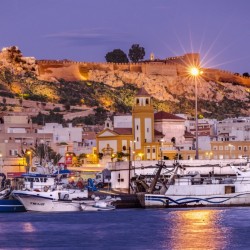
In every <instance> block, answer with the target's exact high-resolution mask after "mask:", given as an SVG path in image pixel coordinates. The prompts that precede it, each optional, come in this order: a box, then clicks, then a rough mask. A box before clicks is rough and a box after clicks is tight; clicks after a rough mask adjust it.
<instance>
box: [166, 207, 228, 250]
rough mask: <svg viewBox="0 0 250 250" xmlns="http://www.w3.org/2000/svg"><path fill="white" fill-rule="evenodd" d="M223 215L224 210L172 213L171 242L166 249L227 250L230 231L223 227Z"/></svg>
mask: <svg viewBox="0 0 250 250" xmlns="http://www.w3.org/2000/svg"><path fill="white" fill-rule="evenodd" d="M223 214H224V211H223V210H179V211H173V212H171V215H170V217H171V222H172V223H171V229H170V231H169V232H170V235H169V236H170V239H169V240H170V241H169V242H168V246H166V249H178V250H180V249H225V248H226V247H227V246H228V244H229V239H230V231H229V229H228V228H225V227H223V226H222V223H221V219H222V218H223ZM168 219H169V218H168ZM169 243H170V246H169Z"/></svg>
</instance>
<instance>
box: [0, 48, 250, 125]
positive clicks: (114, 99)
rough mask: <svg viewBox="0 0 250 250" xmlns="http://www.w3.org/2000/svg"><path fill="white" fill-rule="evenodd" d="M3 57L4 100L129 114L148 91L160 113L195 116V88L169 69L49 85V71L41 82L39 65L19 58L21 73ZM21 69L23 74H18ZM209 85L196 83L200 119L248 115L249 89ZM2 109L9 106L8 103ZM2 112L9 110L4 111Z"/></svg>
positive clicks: (101, 74) (108, 73)
mask: <svg viewBox="0 0 250 250" xmlns="http://www.w3.org/2000/svg"><path fill="white" fill-rule="evenodd" d="M12 52H13V51H12ZM5 53H6V52H5ZM5 57H6V54H5ZM5 57H4V56H3V55H2V54H0V62H1V66H0V69H1V75H0V96H8V97H13V98H24V99H29V100H35V101H38V102H45V103H46V102H53V103H61V104H63V105H64V106H65V108H66V109H68V110H69V109H70V105H86V106H90V107H95V108H96V107H102V108H104V109H106V110H108V111H112V112H119V113H127V112H130V111H131V107H132V104H133V97H134V95H135V94H136V92H137V90H138V88H140V87H144V88H145V89H146V90H147V91H148V93H149V94H151V95H152V97H153V98H154V105H155V109H156V110H158V111H159V110H164V111H167V112H170V113H186V114H190V115H194V106H195V104H194V93H195V84H194V82H193V81H192V80H191V79H190V78H188V77H186V76H185V75H183V74H180V73H179V72H180V70H177V71H176V72H177V73H176V72H174V70H173V69H174V67H172V68H171V67H170V70H169V68H168V71H166V70H165V69H164V70H165V72H164V73H159V74H156V73H154V74H152V70H151V72H149V67H148V68H147V71H144V72H143V71H141V70H129V71H128V70H124V69H119V68H118V69H115V70H107V69H106V70H104V69H103V68H99V69H96V68H92V69H88V70H87V71H86V69H85V71H84V70H83V69H82V72H85V80H78V81H76V80H74V81H73V80H69V79H68V80H65V79H59V78H54V79H52V78H50V81H49V80H48V79H49V78H48V77H47V80H45V77H44V72H45V71H43V77H41V76H42V75H41V71H39V68H41V67H40V66H39V63H38V65H37V64H36V63H35V62H33V65H32V63H30V61H29V67H27V66H26V65H25V62H24V61H25V60H23V59H22V57H19V59H20V58H21V62H22V63H21V66H22V67H20V63H19V64H18V65H17V64H16V62H13V63H11V60H16V59H15V58H16V57H14V59H13V58H12V59H11V57H9V56H8V63H6V62H5V60H4V58H5ZM19 59H18V61H20V60H19ZM26 61H27V60H26ZM17 63H18V62H17ZM17 68H18V69H19V71H17V70H15V69H17ZM137 69H138V67H137ZM20 72H21V73H20ZM47 72H48V69H47ZM162 72H163V71H162ZM211 79H212V78H211V77H210V78H208V77H207V76H206V75H204V77H203V78H200V80H199V83H198V109H199V115H200V117H209V118H218V119H223V118H226V117H231V116H249V115H250V109H249V107H250V92H249V88H248V87H246V86H243V85H240V84H239V83H238V82H235V81H234V82H232V81H231V82H227V81H226V80H225V78H224V79H223V78H220V77H217V78H214V79H212V80H211ZM52 80H53V81H52ZM1 105H2V106H5V105H4V103H2V104H1ZM2 108H5V110H6V107H2ZM99 111H100V110H99ZM92 122H95V121H92Z"/></svg>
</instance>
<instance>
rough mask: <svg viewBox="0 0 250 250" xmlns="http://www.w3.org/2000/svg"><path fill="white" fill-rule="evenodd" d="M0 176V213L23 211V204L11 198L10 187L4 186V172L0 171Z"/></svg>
mask: <svg viewBox="0 0 250 250" xmlns="http://www.w3.org/2000/svg"><path fill="white" fill-rule="evenodd" d="M0 176H1V177H2V181H1V191H0V213H3V212H4V213H6V212H7V213H11V212H25V211H26V210H25V207H24V206H23V204H22V203H21V202H20V201H18V200H16V199H13V197H12V196H11V191H12V189H11V187H10V186H6V185H5V184H6V183H5V181H6V175H5V174H4V173H0Z"/></svg>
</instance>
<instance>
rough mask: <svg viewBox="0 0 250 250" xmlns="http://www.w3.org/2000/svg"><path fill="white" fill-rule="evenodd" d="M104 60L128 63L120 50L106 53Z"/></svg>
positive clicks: (124, 54)
mask: <svg viewBox="0 0 250 250" xmlns="http://www.w3.org/2000/svg"><path fill="white" fill-rule="evenodd" d="M105 58H106V61H107V62H113V63H128V57H127V55H126V53H125V52H124V51H122V50H121V49H114V50H113V51H112V52H108V53H107V54H106V56H105Z"/></svg>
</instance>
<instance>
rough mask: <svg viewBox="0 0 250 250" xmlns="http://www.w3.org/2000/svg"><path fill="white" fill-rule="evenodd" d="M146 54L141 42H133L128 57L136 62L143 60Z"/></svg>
mask: <svg viewBox="0 0 250 250" xmlns="http://www.w3.org/2000/svg"><path fill="white" fill-rule="evenodd" d="M144 56H145V49H144V48H143V47H140V45H139V44H133V45H132V46H131V48H130V49H129V53H128V57H129V59H130V60H131V62H134V63H136V62H138V61H140V60H142V59H143V58H144Z"/></svg>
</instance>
